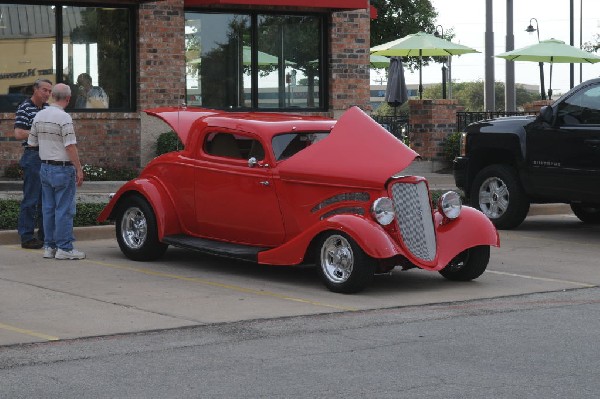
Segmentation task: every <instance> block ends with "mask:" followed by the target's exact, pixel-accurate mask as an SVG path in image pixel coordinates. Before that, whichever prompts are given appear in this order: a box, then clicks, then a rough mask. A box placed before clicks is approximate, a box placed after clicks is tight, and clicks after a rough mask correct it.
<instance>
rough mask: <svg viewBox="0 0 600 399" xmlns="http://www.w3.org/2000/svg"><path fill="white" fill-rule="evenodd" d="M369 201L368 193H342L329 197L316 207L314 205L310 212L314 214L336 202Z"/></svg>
mask: <svg viewBox="0 0 600 399" xmlns="http://www.w3.org/2000/svg"><path fill="white" fill-rule="evenodd" d="M369 199H370V196H369V193H367V192H350V193H342V194H337V195H334V196H333V197H329V198H327V199H325V200H323V201H321V202H320V203H318V204H317V205H315V206H314V207H313V208H312V209H311V210H310V211H311V212H312V213H315V212H317V211H319V210H321V209H323V208H326V207H328V206H329V205H333V204H336V203H338V202H351V201H356V202H368V201H369Z"/></svg>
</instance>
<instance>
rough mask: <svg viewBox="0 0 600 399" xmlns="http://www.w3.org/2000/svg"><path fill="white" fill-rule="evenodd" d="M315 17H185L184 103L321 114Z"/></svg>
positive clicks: (319, 20) (318, 26)
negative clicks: (314, 111) (299, 109)
mask: <svg viewBox="0 0 600 399" xmlns="http://www.w3.org/2000/svg"><path fill="white" fill-rule="evenodd" d="M323 24H324V18H323V17H320V16H297V15H261V14H252V13H243V14H219V13H200V12H187V13H186V26H185V32H186V66H187V68H186V69H187V79H186V80H187V82H186V88H187V102H188V104H189V105H193V106H203V107H209V108H219V109H243V108H250V109H258V108H260V109H278V110H285V109H294V110H298V108H304V109H322V108H324V100H323V98H322V93H324V92H325V90H321V84H322V81H323V79H321V74H322V71H323V68H322V65H323V60H322V55H321V54H322V52H323V51H322V48H323V47H322V46H323V43H322V39H321V38H322V37H323V35H322V32H323Z"/></svg>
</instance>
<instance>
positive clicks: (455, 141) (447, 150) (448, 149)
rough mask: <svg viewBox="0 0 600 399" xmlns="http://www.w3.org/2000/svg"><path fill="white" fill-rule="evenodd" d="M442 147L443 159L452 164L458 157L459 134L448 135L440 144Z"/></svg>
mask: <svg viewBox="0 0 600 399" xmlns="http://www.w3.org/2000/svg"><path fill="white" fill-rule="evenodd" d="M442 146H443V147H444V158H445V159H446V161H449V162H452V161H453V160H454V158H456V157H457V156H459V155H460V133H459V132H455V133H450V134H449V135H448V136H446V138H445V139H444V141H443V142H442Z"/></svg>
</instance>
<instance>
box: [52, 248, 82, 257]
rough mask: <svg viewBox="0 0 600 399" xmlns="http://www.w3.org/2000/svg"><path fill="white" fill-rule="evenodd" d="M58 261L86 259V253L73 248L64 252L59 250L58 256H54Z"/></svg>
mask: <svg viewBox="0 0 600 399" xmlns="http://www.w3.org/2000/svg"><path fill="white" fill-rule="evenodd" d="M54 258H56V259H85V253H83V252H81V251H78V250H76V249H75V248H73V249H72V250H70V251H63V250H62V249H60V248H59V249H58V250H57V251H56V255H54Z"/></svg>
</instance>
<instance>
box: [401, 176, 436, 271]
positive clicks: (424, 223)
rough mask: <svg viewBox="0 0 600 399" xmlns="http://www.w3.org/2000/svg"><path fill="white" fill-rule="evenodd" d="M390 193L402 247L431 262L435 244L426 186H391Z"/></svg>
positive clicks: (434, 255) (404, 184)
mask: <svg viewBox="0 0 600 399" xmlns="http://www.w3.org/2000/svg"><path fill="white" fill-rule="evenodd" d="M391 192H392V199H393V203H394V211H395V212H396V221H397V223H398V228H399V230H400V235H401V236H402V240H403V241H404V245H405V246H406V248H407V249H408V250H409V251H410V252H411V253H412V254H413V255H414V256H415V257H417V258H419V259H422V260H425V261H432V260H434V259H435V257H436V252H437V249H436V248H437V245H436V238H435V228H434V225H433V217H432V213H431V202H430V201H429V191H428V189H427V184H425V182H424V181H421V182H418V183H416V184H412V183H394V184H392V188H391Z"/></svg>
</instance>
